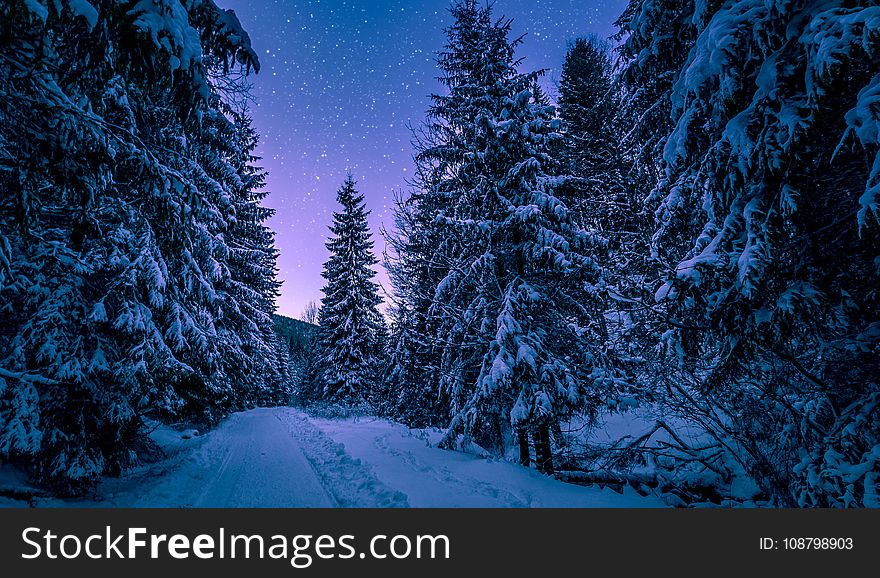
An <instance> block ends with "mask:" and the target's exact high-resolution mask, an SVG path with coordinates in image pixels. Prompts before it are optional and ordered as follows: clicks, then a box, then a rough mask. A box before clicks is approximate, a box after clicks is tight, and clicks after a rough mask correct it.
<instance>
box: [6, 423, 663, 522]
mask: <svg viewBox="0 0 880 578" xmlns="http://www.w3.org/2000/svg"><path fill="white" fill-rule="evenodd" d="M192 434H193V432H174V431H172V430H169V429H167V428H160V429H157V430H156V431H155V432H154V433H153V434H152V435H153V438H154V439H155V440H156V441H157V442H158V443H159V444H160V446H162V447H163V449H164V451H165V452H166V454H167V455H168V457H167V459H166V460H164V461H162V462H159V463H157V464H153V465H151V466H147V467H143V468H140V469H138V470H135V471H134V472H131V473H129V474H127V475H125V476H123V477H121V478H119V479H109V480H106V481H105V482H103V483H102V484H101V485H100V486H99V488H98V492H97V495H96V496H93V497H92V498H90V499H80V500H66V501H62V500H58V499H55V498H46V497H35V498H32V499H31V501H30V503H31V505H35V506H84V507H86V506H88V507H93V506H99V507H100V506H105V507H331V506H342V507H407V506H412V507H661V506H663V503H661V502H660V501H659V500H656V499H652V498H645V497H642V496H639V495H638V494H636V493H635V492H631V493H629V491H628V492H627V493H624V494H622V495H621V494H617V493H615V492H613V491H611V490H607V489H606V490H599V489H596V488H587V487H582V486H575V485H570V484H565V483H563V482H559V481H557V480H554V479H551V478H548V477H546V476H543V475H541V474H539V473H537V472H536V471H535V470H530V469H527V468H523V467H520V466H518V465H516V464H512V463H509V462H505V461H499V460H492V459H486V458H482V457H478V456H474V455H469V454H464V453H460V452H450V451H445V450H441V449H437V448H436V447H435V444H436V442H437V440H438V439H439V432H436V431H426V430H410V429H409V428H407V427H405V426H402V425H400V424H396V423H393V422H389V421H385V420H380V419H375V418H356V419H355V418H351V419H338V420H329V419H317V418H311V417H308V416H307V415H306V414H304V413H303V412H301V411H299V410H296V409H293V408H267V409H255V410H252V411H247V412H242V413H237V414H234V415H232V416H231V417H230V418H229V419H228V420H226V421H225V422H224V423H223V424H221V425H220V426H219V427H218V428H216V429H215V430H213V431H212V432H210V433H208V434H206V435H203V436H193V435H192ZM4 488H5V492H3V493H5V494H7V497H5V498H2V497H0V505H6V506H25V505H28V502H26V501H22V500H21V499H19V498H20V496H21V495H24V494H27V493H28V492H29V491H31V489H30V488H27V487H26V486H25V484H24V480H23V478H21V477H20V476H18V475H17V474H16V473H15V472H14V471H12V470H10V469H9V468H7V467H3V468H0V490H3V489H4ZM15 488H18V489H19V490H20V491H18V492H16V491H10V489H13V490H14V489H15Z"/></svg>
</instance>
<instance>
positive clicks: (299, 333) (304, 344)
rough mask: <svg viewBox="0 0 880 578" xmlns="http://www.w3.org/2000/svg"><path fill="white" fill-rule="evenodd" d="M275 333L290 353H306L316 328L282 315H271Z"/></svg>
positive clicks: (315, 333)
mask: <svg viewBox="0 0 880 578" xmlns="http://www.w3.org/2000/svg"><path fill="white" fill-rule="evenodd" d="M273 320H274V322H275V333H277V334H278V335H279V336H280V337H281V338H282V339H283V340H284V341H285V342H286V343H287V346H288V347H289V348H290V352H291V353H295V352H299V351H302V352H305V351H307V350H308V349H309V348H310V347H311V345H310V344H312V343H314V341H313V340H314V338H315V337H316V336H317V333H318V326H317V325H312V324H311V323H306V322H305V321H300V320H299V319H292V318H290V317H285V316H284V315H273Z"/></svg>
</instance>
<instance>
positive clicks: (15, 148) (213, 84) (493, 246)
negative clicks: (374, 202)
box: [0, 0, 880, 507]
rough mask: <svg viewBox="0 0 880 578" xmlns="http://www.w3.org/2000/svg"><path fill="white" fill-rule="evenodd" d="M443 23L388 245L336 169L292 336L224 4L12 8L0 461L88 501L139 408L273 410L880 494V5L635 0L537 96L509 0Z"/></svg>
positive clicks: (652, 487) (701, 489) (574, 466)
mask: <svg viewBox="0 0 880 578" xmlns="http://www.w3.org/2000/svg"><path fill="white" fill-rule="evenodd" d="M221 4H222V2H221ZM448 10H449V22H450V24H449V26H448V28H447V29H446V30H445V35H446V44H445V46H437V47H435V50H436V67H437V76H438V77H439V79H440V82H441V84H442V88H443V90H442V91H439V93H438V94H434V95H432V96H431V97H430V100H426V103H427V104H426V111H425V115H424V118H422V119H411V120H412V125H413V142H414V147H415V154H414V156H413V159H412V166H413V168H414V170H413V174H414V177H413V178H412V180H411V183H410V185H409V187H408V188H407V189H406V190H405V191H402V192H401V193H400V195H399V196H398V198H397V199H396V205H395V210H394V219H393V223H390V224H388V226H387V227H386V229H385V230H383V231H382V234H383V235H384V241H385V244H386V246H387V250H386V251H384V252H383V253H382V254H379V253H378V252H377V251H376V248H375V242H374V238H373V233H372V232H371V229H370V226H369V224H368V215H369V210H370V208H369V207H368V206H367V203H366V201H365V197H364V194H363V192H362V191H361V190H360V187H361V185H360V184H359V183H358V182H357V181H356V180H355V178H354V177H353V176H351V175H350V176H349V177H348V178H347V179H346V180H345V181H344V182H342V183H339V188H338V192H337V202H338V203H337V204H338V210H337V212H336V213H334V215H333V222H332V225H331V227H330V230H329V236H328V240H327V242H326V248H327V251H328V253H329V255H330V257H329V259H328V261H327V262H326V264H325V267H324V272H323V277H324V280H325V286H324V290H323V295H324V297H323V299H322V300H321V302H320V304H314V305H313V306H312V307H310V308H309V310H307V311H306V312H305V313H304V315H303V319H302V321H299V320H292V319H286V318H283V317H280V316H278V315H276V300H277V297H278V295H279V290H280V287H281V285H280V282H279V280H278V271H277V257H278V254H279V251H283V250H284V247H283V246H276V243H275V238H274V233H273V231H272V230H271V229H270V228H269V226H268V225H267V223H266V221H267V219H269V218H270V216H271V214H272V210H271V209H269V208H267V207H266V206H265V203H264V200H265V198H266V196H267V195H268V194H269V192H268V191H267V190H266V188H265V179H266V174H265V171H264V170H263V169H262V168H261V167H260V159H259V158H258V156H257V153H256V150H257V148H258V145H259V139H260V135H259V134H257V132H256V130H255V129H254V128H253V123H252V116H251V111H250V108H249V107H250V106H252V104H251V99H250V98H249V95H248V91H249V88H248V87H249V79H250V78H251V77H252V76H253V75H255V74H259V72H260V62H259V58H258V56H257V51H256V50H255V49H254V47H253V46H252V44H251V40H250V37H249V36H248V34H247V32H246V31H245V30H244V29H243V28H242V26H241V23H240V22H239V20H238V18H237V17H236V16H235V14H234V13H233V12H232V11H231V10H224V9H222V8H220V7H219V6H218V5H217V4H216V3H215V1H214V0H11V1H8V2H4V3H3V5H2V6H0V463H7V464H11V465H13V466H15V467H17V468H21V469H24V470H25V471H27V472H28V473H29V475H31V476H32V478H33V479H34V480H36V481H37V482H38V483H39V484H41V485H43V486H45V487H47V488H50V489H51V491H53V492H55V493H57V494H59V495H81V494H83V493H85V492H87V491H89V489H90V488H93V487H94V485H95V484H96V483H97V482H98V481H99V480H100V479H101V478H103V477H107V476H118V475H120V474H121V473H123V472H125V471H126V470H127V469H130V468H131V467H134V466H135V465H137V464H138V463H141V462H143V461H144V460H147V459H149V455H151V450H150V443H151V442H150V440H149V438H148V437H147V435H146V434H147V432H146V430H147V428H146V425H145V424H146V423H147V421H148V420H149V421H150V422H153V421H156V420H158V421H162V422H166V423H180V422H187V423H198V424H203V427H210V426H212V425H216V424H218V423H220V422H222V421H223V420H224V419H225V418H226V417H227V416H229V415H230V414H231V413H233V412H237V411H240V410H243V409H247V408H254V407H265V406H286V405H293V406H297V407H305V408H307V409H309V410H310V411H315V412H318V413H321V414H325V415H330V414H333V415H342V414H345V415H348V414H355V415H371V416H380V417H383V418H386V419H390V420H394V421H397V422H400V423H402V424H405V425H406V426H409V427H411V428H439V430H440V431H442V437H441V439H440V441H439V446H440V447H442V448H445V449H447V450H454V451H462V452H469V453H480V454H481V455H482V454H487V455H491V456H495V457H496V458H501V459H505V460H508V461H510V462H514V463H518V464H520V465H522V466H524V467H530V468H532V467H533V468H535V469H536V470H537V471H539V472H541V473H543V474H545V475H547V476H552V477H556V478H558V479H560V480H563V481H567V482H572V483H576V484H584V485H590V484H595V485H601V486H606V485H610V486H612V487H621V486H627V487H631V488H635V489H636V490H637V491H638V492H640V493H643V494H654V495H663V496H666V497H667V498H669V499H670V500H672V501H671V503H674V504H676V505H681V506H690V505H701V504H715V505H725V506H740V505H759V506H769V507H880V493H878V492H880V407H878V406H880V292H878V288H880V4H878V3H877V2H875V1H871V0H867V1H864V0H834V1H829V2H813V1H810V0H789V1H785V2H774V1H770V0H725V1H723V2H719V1H708V0H630V1H629V3H628V5H627V7H626V9H625V11H624V12H623V13H622V14H621V15H620V16H619V18H618V20H617V22H616V28H617V30H618V32H617V34H616V35H615V36H614V37H612V38H609V39H603V38H598V37H595V36H593V37H585V38H580V39H573V40H566V39H559V42H561V43H566V42H568V44H567V55H566V57H565V60H564V62H562V63H559V67H560V70H561V74H560V77H559V82H558V85H557V86H555V89H554V90H548V89H547V83H546V82H543V81H542V78H543V76H544V75H545V74H546V71H544V70H530V69H527V67H525V66H524V65H523V62H522V61H521V59H520V58H519V57H518V55H517V54H518V52H517V51H518V49H519V48H520V46H521V44H522V43H524V42H529V37H528V36H524V37H516V36H514V35H513V34H512V26H513V24H512V21H511V20H510V19H507V18H505V17H504V16H503V11H504V2H503V0H498V2H496V3H486V2H483V1H480V0H453V1H452V2H451V5H450V6H449V7H448ZM526 27H527V25H526ZM279 193H281V192H277V191H276V192H274V194H279ZM316 242H319V241H317V240H316ZM380 265H381V266H383V267H384V268H385V269H386V270H387V272H388V275H389V277H390V281H391V287H388V288H386V291H383V290H382V288H381V287H380V285H379V283H378V282H377V280H376V268H377V267H378V266H380ZM609 416H613V419H615V420H617V422H623V423H625V424H629V427H627V428H624V430H622V431H621V432H620V433H619V434H618V433H615V432H612V431H611V430H608V432H606V433H608V435H605V436H604V437H602V436H597V435H595V434H597V433H601V432H602V431H605V430H604V429H603V424H604V423H606V422H607V420H608V419H610V418H609Z"/></svg>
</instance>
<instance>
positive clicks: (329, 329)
mask: <svg viewBox="0 0 880 578" xmlns="http://www.w3.org/2000/svg"><path fill="white" fill-rule="evenodd" d="M355 184H356V183H355V181H354V178H353V177H352V176H351V175H348V177H347V178H346V179H345V182H344V183H343V184H342V186H341V187H340V188H339V190H338V191H337V194H336V199H337V201H338V202H339V204H340V205H341V206H342V210H341V211H340V212H338V213H334V214H333V224H332V225H331V226H330V232H331V233H332V236H331V237H330V239H329V240H328V241H327V249H328V250H329V251H330V258H329V259H328V260H327V262H326V263H325V264H324V272H323V273H322V275H323V277H324V279H326V280H327V283H326V285H325V286H324V289H323V292H324V297H323V298H322V299H321V311H320V314H319V326H320V349H321V363H322V367H321V370H320V376H319V379H320V386H321V396H322V397H323V398H324V399H329V400H341V401H346V402H357V401H365V400H367V399H368V398H369V395H370V392H371V390H372V388H373V387H374V385H375V382H376V370H377V359H376V354H377V350H378V348H379V341H380V338H381V335H382V334H383V332H384V327H383V319H382V314H381V313H380V312H379V309H378V307H379V304H380V303H382V298H381V297H380V296H379V286H378V285H377V284H376V282H375V281H373V278H374V277H375V276H376V272H375V271H374V270H373V269H372V267H373V266H374V265H375V264H376V263H378V260H377V259H376V257H375V256H374V255H373V240H372V238H371V233H370V227H369V224H368V223H367V216H368V215H369V212H368V211H367V210H366V208H365V205H364V196H363V195H362V194H361V193H359V192H358V191H357V189H356V187H355Z"/></svg>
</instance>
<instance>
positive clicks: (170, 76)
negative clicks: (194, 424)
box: [0, 0, 272, 492]
mask: <svg viewBox="0 0 880 578" xmlns="http://www.w3.org/2000/svg"><path fill="white" fill-rule="evenodd" d="M0 38H2V39H3V40H2V42H0V92H2V98H0V193H2V203H0V222H2V226H0V231H2V232H0V235H2V239H0V247H2V248H0V254H2V256H0V263H2V266H0V270H2V277H0V325H2V327H3V328H4V331H3V332H2V334H0V455H2V456H3V457H4V458H5V459H9V460H13V461H15V462H16V463H20V464H25V465H28V466H30V467H31V468H32V471H33V472H34V473H35V474H36V476H37V478H38V479H39V480H40V481H42V482H45V483H48V484H52V485H54V487H56V488H57V489H58V490H61V491H73V492H77V491H82V490H84V489H85V488H87V487H88V486H89V485H90V484H91V483H93V482H94V480H95V479H96V478H97V476H99V475H101V474H103V473H108V472H109V473H114V472H118V471H120V469H121V468H123V467H125V466H127V465H129V464H131V463H132V462H133V461H134V460H135V459H136V456H135V455H134V453H133V451H132V448H133V447H134V445H135V442H137V440H138V438H139V436H141V435H142V433H141V427H140V425H141V414H142V413H143V412H144V411H147V410H150V409H152V408H157V409H159V410H160V411H161V412H162V413H163V414H165V415H169V416H175V415H176V416H179V415H181V414H182V413H185V414H190V415H195V416H200V417H202V418H207V419H214V418H217V417H219V416H220V415H222V414H223V411H225V408H229V407H231V406H233V405H234V404H235V403H236V399H237V398H238V395H239V394H238V393H236V391H235V388H236V387H237V379H238V378H237V377H236V376H234V375H233V373H234V372H235V369H234V367H238V363H237V362H233V363H234V367H233V366H227V367H225V364H227V363H229V362H230V361H229V359H228V358H227V357H226V356H227V354H228V353H229V351H230V349H231V348H232V347H235V346H236V345H237V344H238V343H239V342H241V341H248V342H250V341H251V339H252V335H254V334H253V333H251V334H248V332H249V331H250V329H251V327H250V326H251V325H252V324H253V323H257V324H258V329H259V324H260V323H261V322H262V321H261V320H260V319H257V317H259V316H252V314H253V311H250V312H247V313H245V316H246V317H248V319H247V320H245V319H239V320H237V321H234V320H233V317H225V316H226V314H227V313H228V312H230V311H234V310H235V309H236V308H237V309H238V310H239V311H243V310H244V311H246V310H245V309H243V308H244V304H243V301H244V300H245V299H249V300H250V296H245V295H244V292H243V291H242V290H243V288H244V287H245V286H249V285H248V283H249V282H250V281H248V280H246V279H245V278H244V277H243V276H242V272H241V270H240V269H237V268H236V266H235V264H234V263H233V261H234V259H231V258H230V251H231V250H232V251H233V252H234V251H235V245H236V243H238V242H240V241H241V240H242V239H244V238H245V237H246V236H243V235H241V234H240V233H239V232H237V231H235V230H234V227H233V225H234V223H235V222H236V213H237V211H241V210H245V212H246V209H245V206H246V205H247V204H248V203H249V202H250V201H245V200H243V199H242V198H240V197H239V198H237V195H246V194H247V193H246V192H245V191H252V190H253V189H251V188H250V187H251V186H253V185H254V184H255V183H250V184H243V183H242V182H241V180H242V179H243V178H245V177H246V173H248V172H249V170H250V169H246V168H244V164H242V159H243V157H242V154H243V153H244V152H246V151H248V150H250V149H247V147H244V148H236V146H235V145H233V144H231V143H230V142H228V141H226V140H225V137H223V138H220V137H221V135H226V136H234V135H236V134H242V135H243V134H244V132H241V131H245V132H246V130H247V129H246V126H245V125H242V126H241V127H238V126H236V124H235V123H236V122H237V121H236V119H235V118H234V117H233V116H231V115H228V114H227V112H228V111H226V110H224V109H223V107H222V106H221V103H222V97H223V95H222V90H221V88H220V87H218V85H217V84H216V83H215V81H216V80H217V79H218V78H222V75H223V74H225V73H226V72H227V71H231V70H233V69H240V71H241V72H247V71H249V70H251V69H255V68H257V67H258V62H257V58H256V55H255V53H254V52H253V50H252V49H251V47H250V41H249V38H248V36H247V34H246V33H245V32H244V31H243V30H242V29H241V26H240V24H239V23H238V20H237V19H236V18H235V16H234V14H233V13H232V12H230V11H224V10H221V9H219V8H218V7H217V6H216V4H214V2H213V1H212V0H196V1H187V2H181V1H180V0H145V1H143V2H137V3H130V4H128V5H125V6H123V5H120V4H119V3H117V2H111V1H109V0H105V1H97V0H91V1H86V0H78V1H72V0H62V1H59V2H43V1H40V0H33V1H28V2H11V3H9V2H7V3H4V4H3V6H2V7H0ZM245 164H246V162H245ZM253 220H254V222H262V221H261V219H260V217H255V218H254V219H253ZM228 235H231V239H232V246H231V247H232V248H231V247H230V245H229V244H227V241H228V240H230V237H227V236H228ZM265 250H266V251H268V253H269V254H271V252H272V249H271V247H266V248H265ZM270 283H271V280H270ZM250 288H251V289H253V291H256V292H258V293H260V294H261V295H266V296H268V295H270V294H271V289H267V288H266V286H265V285H264V284H263V281H260V284H258V285H254V286H252V287H250ZM251 302H253V303H254V305H255V307H257V308H262V307H264V305H265V302H262V301H251ZM258 332H259V331H257V333H258Z"/></svg>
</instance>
